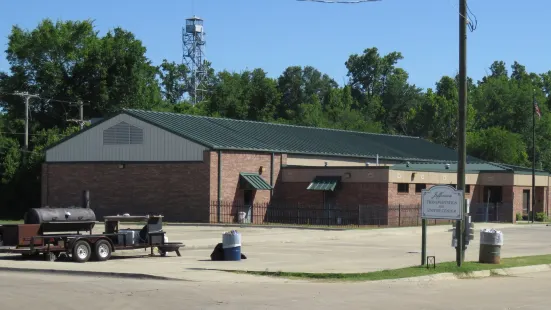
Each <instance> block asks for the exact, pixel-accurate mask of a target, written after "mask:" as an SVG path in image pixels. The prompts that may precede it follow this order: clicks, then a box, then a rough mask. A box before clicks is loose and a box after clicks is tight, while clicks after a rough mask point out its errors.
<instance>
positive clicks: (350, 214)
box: [210, 201, 452, 227]
mask: <svg viewBox="0 0 551 310" xmlns="http://www.w3.org/2000/svg"><path fill="white" fill-rule="evenodd" d="M210 222H211V223H218V222H220V223H235V224H255V225H270V224H273V225H278V224H279V225H281V224H285V225H310V226H349V227H350V226H352V227H370V226H371V227H384V226H388V227H405V226H420V225H421V215H420V205H396V206H373V205H348V206H343V205H339V206H332V207H331V208H324V207H323V206H319V205H305V204H277V203H269V204H268V203H266V204H252V205H244V204H242V203H233V202H232V203H228V202H222V203H220V207H219V206H218V203H217V202H216V201H214V202H212V203H211V206H210ZM451 222H452V221H449V220H428V221H427V223H428V224H429V225H436V224H448V223H451Z"/></svg>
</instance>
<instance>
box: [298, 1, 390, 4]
mask: <svg viewBox="0 0 551 310" xmlns="http://www.w3.org/2000/svg"><path fill="white" fill-rule="evenodd" d="M296 1H302V2H319V3H339V4H357V3H364V2H379V1H381V0H296Z"/></svg>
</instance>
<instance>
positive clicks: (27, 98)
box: [14, 92, 40, 151]
mask: <svg viewBox="0 0 551 310" xmlns="http://www.w3.org/2000/svg"><path fill="white" fill-rule="evenodd" d="M14 95H17V96H21V97H23V98H24V100H25V144H24V148H25V151H28V150H29V101H30V99H31V98H40V97H39V96H38V95H31V94H29V93H28V92H24V93H20V92H18V93H15V94H14Z"/></svg>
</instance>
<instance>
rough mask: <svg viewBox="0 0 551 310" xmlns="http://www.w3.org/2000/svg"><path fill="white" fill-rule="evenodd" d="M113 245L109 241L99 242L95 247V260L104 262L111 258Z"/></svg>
mask: <svg viewBox="0 0 551 310" xmlns="http://www.w3.org/2000/svg"><path fill="white" fill-rule="evenodd" d="M111 252H112V251H111V245H110V244H109V242H107V240H99V241H98V242H96V244H95V245H94V259H95V260H97V261H98V262H103V261H106V260H108V259H110V258H111Z"/></svg>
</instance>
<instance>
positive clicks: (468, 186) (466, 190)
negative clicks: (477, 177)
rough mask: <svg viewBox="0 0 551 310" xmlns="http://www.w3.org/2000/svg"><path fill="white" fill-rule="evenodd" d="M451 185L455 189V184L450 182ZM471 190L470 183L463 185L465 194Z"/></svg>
mask: <svg viewBox="0 0 551 310" xmlns="http://www.w3.org/2000/svg"><path fill="white" fill-rule="evenodd" d="M451 186H452V187H453V188H455V189H457V184H451ZM470 192H471V186H470V185H467V184H466V185H465V194H469V193H470Z"/></svg>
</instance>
